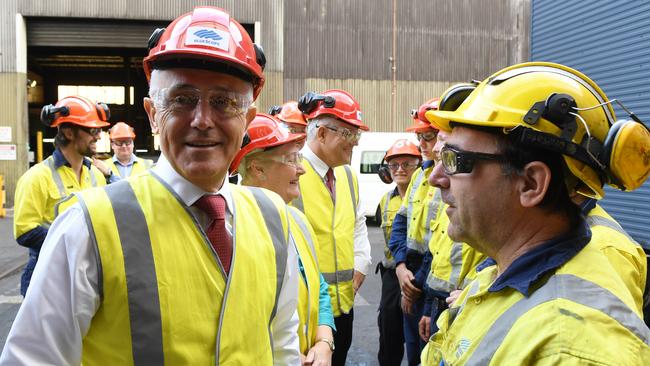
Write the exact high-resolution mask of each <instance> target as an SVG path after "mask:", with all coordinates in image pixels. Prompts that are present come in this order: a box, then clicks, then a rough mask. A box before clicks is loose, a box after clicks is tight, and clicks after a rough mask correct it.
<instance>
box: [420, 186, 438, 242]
mask: <svg viewBox="0 0 650 366" xmlns="http://www.w3.org/2000/svg"><path fill="white" fill-rule="evenodd" d="M433 190H434V193H433V197H431V201H429V204H428V207H429V210H428V211H427V221H426V222H425V223H424V246H425V248H424V249H425V252H426V251H427V250H428V249H429V248H428V244H429V240H431V236H432V235H433V232H432V231H431V221H433V219H435V218H436V216H438V208H439V207H440V202H441V201H440V200H441V199H440V190H439V189H438V188H433Z"/></svg>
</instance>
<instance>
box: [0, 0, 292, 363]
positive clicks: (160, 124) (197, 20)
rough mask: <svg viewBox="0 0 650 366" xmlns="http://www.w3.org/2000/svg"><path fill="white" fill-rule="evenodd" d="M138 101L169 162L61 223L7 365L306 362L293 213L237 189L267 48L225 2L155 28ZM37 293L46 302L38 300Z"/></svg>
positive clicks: (96, 197) (14, 333) (90, 197)
mask: <svg viewBox="0 0 650 366" xmlns="http://www.w3.org/2000/svg"><path fill="white" fill-rule="evenodd" d="M148 46H149V55H148V56H147V57H146V58H145V59H144V65H143V66H144V72H145V75H146V76H147V79H148V80H149V87H150V88H149V97H147V98H145V100H144V107H145V110H146V112H147V115H148V117H149V121H150V124H151V128H152V130H153V132H154V133H160V147H161V150H162V155H161V156H160V159H159V160H158V163H157V164H156V166H155V167H153V168H152V169H151V170H149V171H147V172H144V173H142V174H139V175H138V176H136V177H131V178H129V179H124V180H122V181H119V182H116V183H114V184H110V185H108V186H106V187H103V188H97V189H91V190H86V191H84V192H82V193H81V194H79V197H78V202H79V204H75V205H74V206H73V207H71V208H70V209H69V210H67V211H66V212H65V213H64V215H62V216H61V217H59V219H57V220H56V221H55V222H54V224H53V225H52V228H51V230H50V234H49V235H48V239H47V240H46V242H45V245H44V248H45V250H44V254H43V258H42V260H43V261H46V262H47V264H48V265H47V266H39V267H38V268H37V270H36V271H35V274H34V285H39V286H40V287H42V288H43V294H42V296H32V295H36V294H35V293H31V292H28V293H27V297H26V298H25V301H24V302H23V304H22V306H21V308H20V310H19V312H18V315H17V316H16V320H15V321H14V324H13V326H12V329H11V331H10V333H9V336H8V339H7V343H6V345H5V348H4V350H3V353H2V356H1V357H0V364H3V365H5V364H6V365H15V364H25V365H36V364H49V365H79V364H84V365H133V364H135V365H162V364H167V365H215V364H216V365H219V364H221V365H225V364H228V365H235V364H236V365H253V364H260V365H271V364H275V365H299V364H300V359H299V343H298V336H297V330H298V315H297V312H296V303H297V296H298V276H299V275H298V263H297V254H296V251H295V248H294V246H288V244H287V243H288V237H289V229H288V226H289V225H288V218H287V207H286V205H285V203H284V202H283V200H282V199H281V198H280V197H279V196H278V195H277V194H275V193H272V192H270V191H266V190H262V189H258V188H250V187H240V186H235V185H231V184H229V183H228V182H227V181H226V177H227V175H228V166H229V164H230V162H231V161H232V159H233V158H234V157H235V155H236V153H237V152H238V151H239V149H240V147H241V145H242V141H243V137H244V133H245V131H246V127H247V125H248V124H249V123H250V121H252V119H253V118H254V117H255V114H256V108H255V106H254V105H253V101H254V100H255V99H256V98H257V97H258V95H259V94H260V92H261V90H262V86H263V85H264V74H263V68H264V65H265V58H264V54H263V52H262V50H261V48H259V46H257V45H255V44H253V42H252V40H251V39H250V37H249V36H248V34H247V33H246V31H245V30H244V28H243V27H242V26H241V24H239V23H238V22H237V21H236V20H234V19H233V18H231V17H230V15H229V14H228V13H227V12H226V11H224V10H222V9H219V8H215V7H208V6H201V7H196V8H195V9H194V10H193V11H192V12H189V13H186V14H184V15H182V16H180V17H178V18H177V19H176V20H175V21H173V22H172V23H171V24H170V25H169V26H168V27H167V28H166V29H164V30H163V29H158V30H156V31H155V32H154V33H153V34H152V36H151V38H150V40H149V44H148ZM39 295H40V294H39Z"/></svg>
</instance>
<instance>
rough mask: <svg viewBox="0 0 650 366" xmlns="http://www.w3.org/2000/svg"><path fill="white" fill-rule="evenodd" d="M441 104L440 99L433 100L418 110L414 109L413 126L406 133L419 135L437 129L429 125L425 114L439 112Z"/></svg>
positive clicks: (412, 114)
mask: <svg viewBox="0 0 650 366" xmlns="http://www.w3.org/2000/svg"><path fill="white" fill-rule="evenodd" d="M439 104H440V98H433V99H431V100H428V101H427V102H426V103H424V104H422V105H421V106H420V107H419V108H418V109H413V110H412V111H411V117H413V125H412V126H410V127H407V128H406V131H408V132H415V133H418V132H424V131H426V130H430V129H436V128H435V127H433V125H432V124H431V123H429V121H428V120H427V119H426V117H425V116H424V114H425V113H426V112H427V111H430V110H437V109H438V105H439Z"/></svg>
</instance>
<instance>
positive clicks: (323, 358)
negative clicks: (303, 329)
mask: <svg viewBox="0 0 650 366" xmlns="http://www.w3.org/2000/svg"><path fill="white" fill-rule="evenodd" d="M361 281H363V280H361ZM301 361H302V365H303V366H309V365H313V366H330V365H331V364H332V351H331V350H330V347H329V345H328V344H327V343H325V342H316V344H314V346H313V347H312V348H311V349H310V350H309V352H307V357H305V358H302V355H301Z"/></svg>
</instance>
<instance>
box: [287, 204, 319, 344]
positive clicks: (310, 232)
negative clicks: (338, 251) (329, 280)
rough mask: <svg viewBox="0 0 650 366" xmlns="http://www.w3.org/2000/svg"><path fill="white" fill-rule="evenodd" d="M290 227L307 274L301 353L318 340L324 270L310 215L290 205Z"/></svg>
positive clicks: (301, 303) (301, 291) (301, 299)
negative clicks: (321, 280)
mask: <svg viewBox="0 0 650 366" xmlns="http://www.w3.org/2000/svg"><path fill="white" fill-rule="evenodd" d="M289 227H290V228H291V236H292V237H293V240H294V242H295V244H296V249H297V250H298V256H300V261H301V262H302V267H303V269H304V271H305V277H306V278H305V277H303V276H300V278H301V281H299V282H300V284H299V285H298V323H299V325H298V339H299V340H300V353H302V354H303V355H306V354H307V352H308V351H309V349H311V347H312V346H313V345H314V343H316V331H317V330H318V313H319V295H320V271H319V270H318V261H317V259H316V243H315V242H314V240H315V238H316V233H314V229H312V227H311V225H310V224H309V221H308V220H307V217H306V216H305V215H304V214H303V213H302V212H300V211H299V210H298V209H297V208H295V207H291V206H289Z"/></svg>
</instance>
